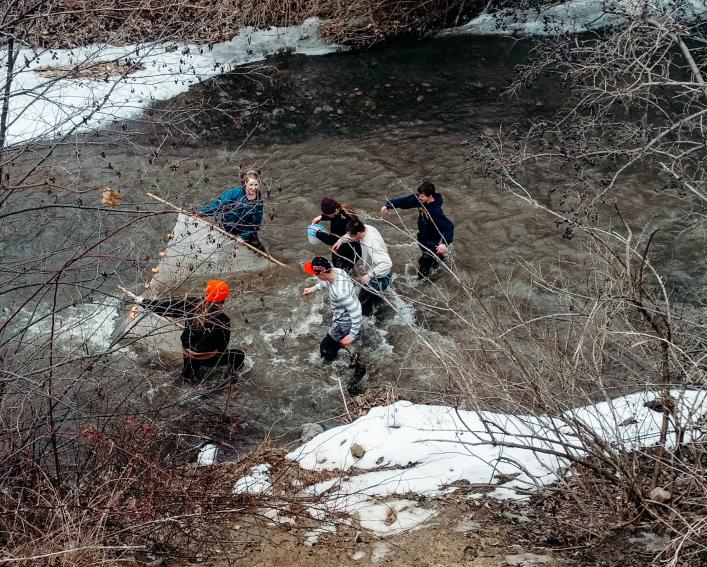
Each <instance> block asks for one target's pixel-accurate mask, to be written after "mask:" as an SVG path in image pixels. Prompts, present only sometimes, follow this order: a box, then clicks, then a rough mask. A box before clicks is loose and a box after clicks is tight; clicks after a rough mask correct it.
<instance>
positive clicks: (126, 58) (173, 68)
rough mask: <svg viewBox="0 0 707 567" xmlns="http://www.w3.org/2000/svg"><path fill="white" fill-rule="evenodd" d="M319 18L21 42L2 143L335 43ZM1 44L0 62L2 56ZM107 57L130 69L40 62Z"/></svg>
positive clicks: (110, 116)
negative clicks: (139, 40)
mask: <svg viewBox="0 0 707 567" xmlns="http://www.w3.org/2000/svg"><path fill="white" fill-rule="evenodd" d="M318 27H319V21H318V20H317V19H316V18H309V19H307V20H306V21H305V22H304V23H302V24H301V25H299V26H287V27H272V28H269V29H267V30H257V29H255V28H252V27H246V28H243V29H241V30H240V31H239V32H238V34H237V35H236V36H235V37H234V38H233V39H231V40H230V41H226V42H223V43H217V44H214V45H213V46H211V47H209V46H206V45H186V44H184V45H180V44H138V45H128V46H123V47H117V46H111V45H90V46H86V47H81V48H76V49H39V48H35V49H29V48H27V49H21V50H20V51H19V52H18V55H17V58H16V61H17V67H16V75H15V78H14V80H13V82H12V84H11V93H10V96H11V98H10V112H9V117H8V125H9V130H8V136H7V140H6V143H7V144H8V145H11V144H16V143H19V142H23V141H27V140H30V139H33V138H40V137H41V138H44V137H54V136H60V135H64V134H67V133H69V132H71V131H72V129H75V130H74V131H80V130H87V129H92V128H96V127H101V126H108V125H110V124H111V123H112V122H113V121H118V120H124V119H127V118H131V117H134V116H138V115H139V114H141V113H142V111H143V110H145V109H146V108H147V107H148V106H149V105H151V104H152V103H153V102H155V101H159V100H167V99H170V98H172V97H174V96H176V95H178V94H180V93H182V92H185V91H186V90H188V89H189V87H191V86H192V85H196V84H198V83H200V82H202V81H204V80H206V79H208V78H210V77H213V76H215V75H219V74H222V73H224V72H228V71H231V70H233V69H234V68H235V67H237V66H239V65H244V64H246V63H253V62H255V61H262V60H263V59H265V58H266V57H268V56H269V55H274V54H277V53H281V52H285V51H289V52H292V53H301V54H305V55H322V54H325V53H331V52H333V51H338V50H341V49H342V47H341V46H338V45H331V44H326V43H324V42H323V41H322V40H321V39H319V37H318V35H317V29H318ZM7 56H8V53H7V50H6V49H2V50H0V64H1V65H3V66H6V64H7ZM98 63H112V64H114V66H117V68H118V69H126V70H127V69H131V71H132V72H130V73H129V74H126V75H125V76H124V77H108V78H106V77H103V76H96V77H78V76H75V77H71V76H68V75H70V73H69V72H60V73H59V74H58V76H57V77H54V78H52V77H50V76H47V75H42V74H40V73H38V72H37V71H38V70H41V69H52V68H54V69H69V68H73V67H74V66H77V65H83V66H90V65H95V64H98Z"/></svg>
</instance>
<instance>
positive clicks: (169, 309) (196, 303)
mask: <svg viewBox="0 0 707 567" xmlns="http://www.w3.org/2000/svg"><path fill="white" fill-rule="evenodd" d="M229 293H230V289H229V287H228V284H227V283H226V282H225V281H223V280H211V281H209V283H208V285H207V286H206V294H205V297H204V298H203V299H202V298H186V299H182V300H178V299H153V300H147V299H144V298H142V297H138V298H137V299H136V302H137V303H138V305H140V306H141V307H143V308H145V309H147V310H149V311H152V312H153V313H156V314H157V315H162V316H164V317H174V318H178V319H183V320H184V330H183V331H182V335H181V337H180V339H181V342H182V354H183V356H184V367H183V370H182V376H183V377H184V378H186V379H187V380H191V381H196V380H198V378H199V376H198V374H199V369H201V368H212V367H214V366H221V365H228V366H229V367H230V368H231V371H232V372H234V373H235V372H237V371H238V370H239V369H240V368H241V367H242V366H243V362H244V360H245V353H244V352H243V351H242V350H239V349H229V348H228V343H229V341H230V339H231V320H230V318H229V317H228V315H226V314H225V313H224V312H223V310H222V307H223V303H224V301H226V299H227V298H228V295H229Z"/></svg>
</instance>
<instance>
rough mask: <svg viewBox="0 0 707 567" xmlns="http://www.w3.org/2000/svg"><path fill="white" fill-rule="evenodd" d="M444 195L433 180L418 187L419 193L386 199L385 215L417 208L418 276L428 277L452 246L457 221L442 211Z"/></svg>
mask: <svg viewBox="0 0 707 567" xmlns="http://www.w3.org/2000/svg"><path fill="white" fill-rule="evenodd" d="M443 202H444V201H443V199H442V195H440V194H439V193H437V192H436V191H435V186H434V184H433V183H431V182H430V181H425V182H424V183H422V185H420V186H419V187H418V188H417V195H414V194H413V195H405V196H402V197H397V198H395V199H391V200H389V201H386V202H385V205H383V206H382V207H381V214H382V215H384V214H386V213H387V212H388V211H390V210H391V209H414V208H417V212H418V216H417V243H418V244H419V246H420V250H421V251H422V256H420V259H419V260H418V275H419V277H420V278H426V277H428V276H429V275H430V274H431V272H432V269H433V268H436V267H437V266H438V265H439V263H440V262H443V261H445V260H446V256H445V255H446V253H447V250H448V248H449V245H450V244H451V243H452V240H453V239H454V223H453V222H452V221H451V220H449V218H447V216H446V215H445V214H444V211H442V204H443Z"/></svg>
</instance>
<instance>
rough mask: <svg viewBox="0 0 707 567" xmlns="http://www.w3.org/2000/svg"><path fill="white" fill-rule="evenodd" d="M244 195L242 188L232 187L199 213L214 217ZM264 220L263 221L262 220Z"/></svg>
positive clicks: (204, 206)
mask: <svg viewBox="0 0 707 567" xmlns="http://www.w3.org/2000/svg"><path fill="white" fill-rule="evenodd" d="M242 194H243V188H242V187H231V188H230V189H228V190H227V191H224V192H223V193H221V195H220V196H218V197H216V199H213V200H211V201H209V202H208V203H206V204H205V205H202V206H201V207H199V209H198V211H199V214H201V215H207V216H208V215H213V214H214V213H216V212H218V211H219V210H221V209H223V208H224V207H228V206H229V205H231V204H232V203H233V202H235V201H237V200H238V198H239V197H240V196H241V195H242ZM261 220H262V219H261Z"/></svg>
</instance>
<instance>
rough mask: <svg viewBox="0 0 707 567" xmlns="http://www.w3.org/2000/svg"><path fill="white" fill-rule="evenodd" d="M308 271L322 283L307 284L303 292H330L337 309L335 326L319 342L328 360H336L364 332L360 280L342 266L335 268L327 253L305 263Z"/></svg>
mask: <svg viewBox="0 0 707 567" xmlns="http://www.w3.org/2000/svg"><path fill="white" fill-rule="evenodd" d="M304 271H305V272H306V273H307V274H309V275H310V276H316V277H317V279H319V283H318V284H316V285H315V286H312V287H308V288H305V289H304V291H303V292H302V294H303V295H305V296H307V295H311V294H313V293H315V292H317V291H319V290H322V289H326V290H327V291H328V292H329V303H330V304H331V310H332V312H333V317H332V322H331V326H330V327H329V330H328V332H327V334H326V336H325V337H324V340H322V342H321V344H320V345H319V352H320V354H321V355H322V358H324V359H325V360H327V361H332V360H334V359H335V358H336V357H337V356H338V354H339V350H340V349H341V348H342V347H345V348H347V349H350V348H352V345H353V343H354V341H357V340H358V339H359V338H360V336H361V303H360V302H359V300H358V295H357V286H356V283H355V282H354V281H353V280H352V279H351V276H349V274H347V273H346V272H345V271H344V270H342V269H341V268H335V267H333V266H332V265H331V262H329V260H327V259H326V258H324V257H323V256H317V257H315V258H314V259H313V260H312V261H311V262H307V263H306V264H305V265H304Z"/></svg>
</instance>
